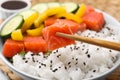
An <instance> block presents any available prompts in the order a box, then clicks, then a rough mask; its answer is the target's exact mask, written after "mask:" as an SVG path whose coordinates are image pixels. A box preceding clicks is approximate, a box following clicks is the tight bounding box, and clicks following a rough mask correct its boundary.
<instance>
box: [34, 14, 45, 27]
mask: <svg viewBox="0 0 120 80" xmlns="http://www.w3.org/2000/svg"><path fill="white" fill-rule="evenodd" d="M45 19H47V14H46V13H42V14H40V15H39V17H38V18H37V19H36V20H35V21H34V26H35V27H39V26H40V25H41V24H42V23H43V22H44V20H45Z"/></svg>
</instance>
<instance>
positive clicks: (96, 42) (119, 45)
mask: <svg viewBox="0 0 120 80" xmlns="http://www.w3.org/2000/svg"><path fill="white" fill-rule="evenodd" d="M56 35H57V36H61V37H64V38H68V39H72V40H77V41H82V42H86V43H89V44H93V45H97V46H101V47H105V48H109V49H113V50H117V51H120V43H117V42H111V41H107V40H101V39H95V38H89V37H83V36H77V35H70V34H65V33H60V32H57V33H56Z"/></svg>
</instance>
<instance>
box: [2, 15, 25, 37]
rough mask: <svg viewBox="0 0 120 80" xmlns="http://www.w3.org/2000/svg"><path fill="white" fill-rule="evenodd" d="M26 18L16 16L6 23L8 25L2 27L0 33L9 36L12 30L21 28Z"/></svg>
mask: <svg viewBox="0 0 120 80" xmlns="http://www.w3.org/2000/svg"><path fill="white" fill-rule="evenodd" d="M23 22H24V19H23V17H22V16H20V15H19V16H15V17H14V18H12V19H11V20H10V21H8V22H7V23H6V25H5V26H4V27H3V28H2V30H1V32H0V35H1V36H2V37H6V36H9V37H10V34H11V33H12V31H14V30H16V29H19V28H21V26H22V25H23Z"/></svg>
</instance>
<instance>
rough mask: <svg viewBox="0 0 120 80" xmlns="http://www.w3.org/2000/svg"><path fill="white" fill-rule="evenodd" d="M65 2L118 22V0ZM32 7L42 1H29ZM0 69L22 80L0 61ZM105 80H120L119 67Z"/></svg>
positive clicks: (119, 10) (119, 8)
mask: <svg viewBox="0 0 120 80" xmlns="http://www.w3.org/2000/svg"><path fill="white" fill-rule="evenodd" d="M48 1H49V0H44V2H48ZM50 1H59V2H64V1H65V0H50ZM66 1H74V2H77V3H85V4H87V5H91V6H93V7H95V8H98V9H100V10H102V11H104V12H106V13H108V14H110V15H111V16H113V17H114V18H116V19H117V20H118V21H119V22H120V0H66ZM31 2H32V5H35V4H36V3H38V2H43V0H31ZM2 22H3V19H0V23H2ZM0 69H2V70H3V71H4V72H5V73H6V74H7V75H8V76H9V77H10V79H11V80H22V79H21V78H20V77H18V76H17V75H15V74H14V73H13V72H12V71H10V70H9V68H8V67H7V66H6V65H5V64H4V63H3V62H2V61H1V60H0ZM106 80H120V67H119V68H118V69H116V70H115V71H114V72H113V73H112V74H111V75H109V76H108V77H107V78H106Z"/></svg>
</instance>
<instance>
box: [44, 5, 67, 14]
mask: <svg viewBox="0 0 120 80" xmlns="http://www.w3.org/2000/svg"><path fill="white" fill-rule="evenodd" d="M45 13H46V14H47V16H53V15H56V14H60V13H66V10H65V8H64V7H62V6H60V7H53V8H49V9H48V10H46V11H45Z"/></svg>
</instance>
